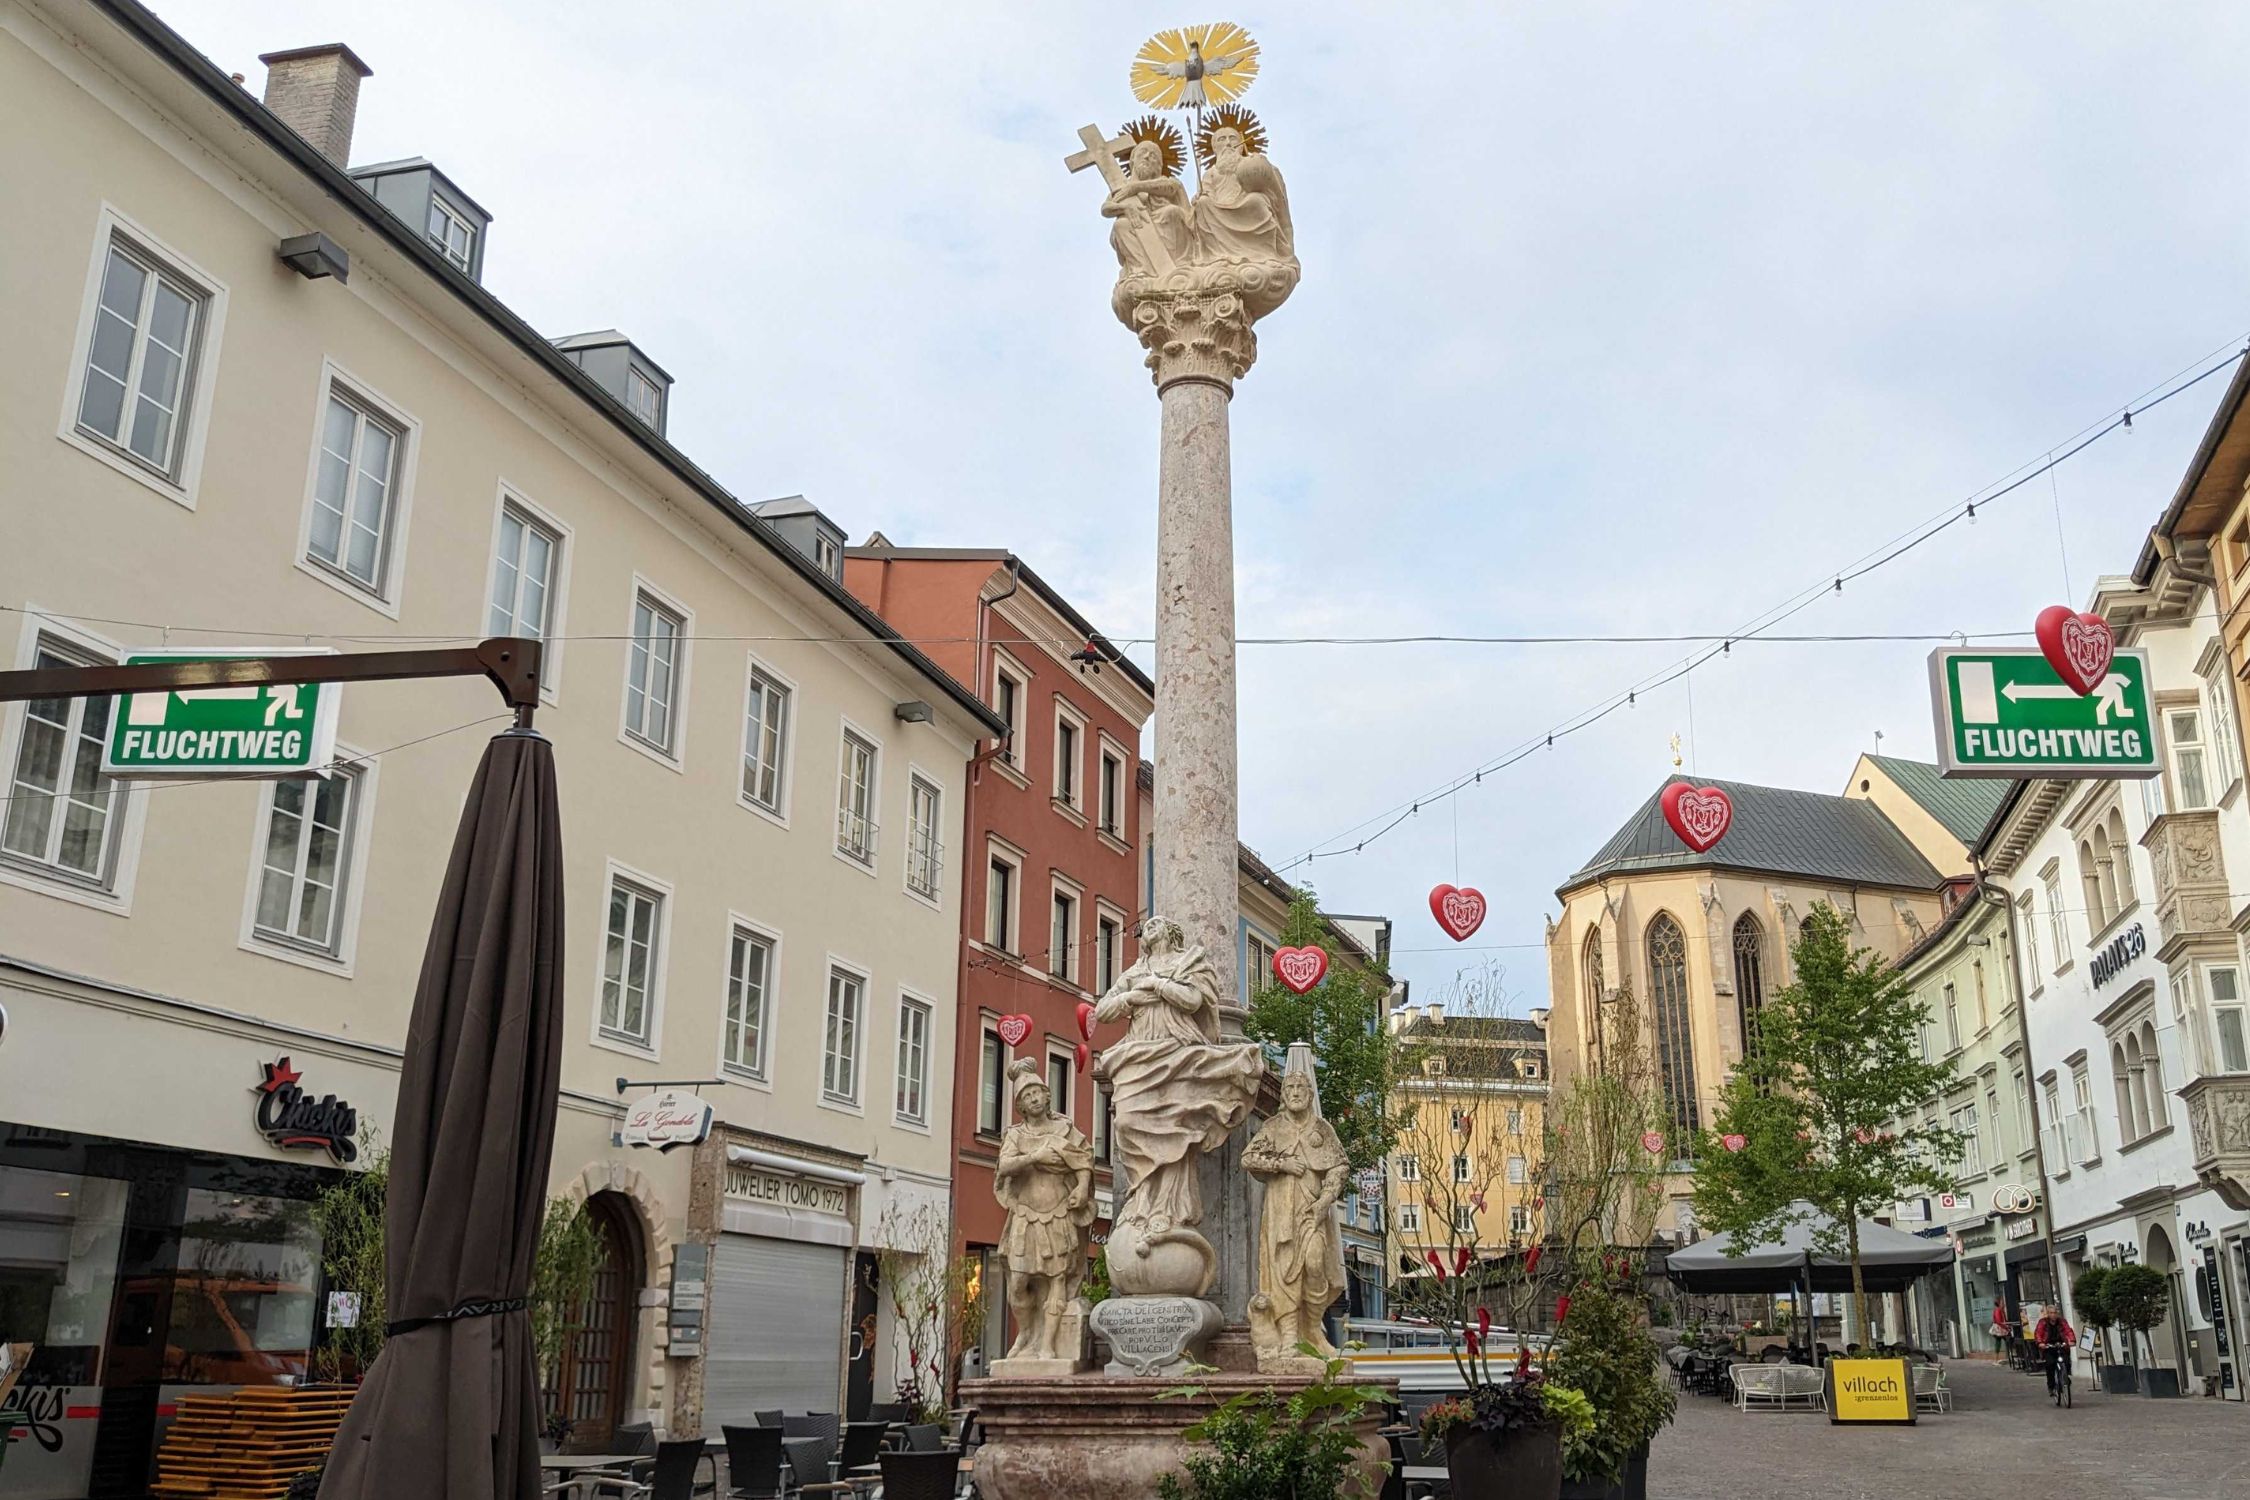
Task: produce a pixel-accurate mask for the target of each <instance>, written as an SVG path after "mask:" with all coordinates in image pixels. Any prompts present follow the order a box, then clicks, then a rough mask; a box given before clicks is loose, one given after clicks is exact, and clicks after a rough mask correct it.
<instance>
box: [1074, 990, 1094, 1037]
mask: <svg viewBox="0 0 2250 1500" xmlns="http://www.w3.org/2000/svg"><path fill="white" fill-rule="evenodd" d="M1078 1034H1079V1035H1080V1036H1082V1037H1084V1038H1085V1039H1086V1040H1087V1041H1089V1042H1090V1041H1092V1040H1093V1039H1094V1007H1093V1003H1092V1002H1091V1001H1086V1000H1081V1001H1079V1002H1078Z"/></svg>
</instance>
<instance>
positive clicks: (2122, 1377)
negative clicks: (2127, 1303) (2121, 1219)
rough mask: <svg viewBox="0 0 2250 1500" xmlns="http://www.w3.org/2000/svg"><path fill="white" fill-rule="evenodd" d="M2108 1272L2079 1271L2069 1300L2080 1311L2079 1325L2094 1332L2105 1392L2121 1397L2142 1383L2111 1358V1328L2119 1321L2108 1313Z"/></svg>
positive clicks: (2128, 1367)
mask: <svg viewBox="0 0 2250 1500" xmlns="http://www.w3.org/2000/svg"><path fill="white" fill-rule="evenodd" d="M2109 1269H2110V1268H2109V1267H2108V1266H2098V1265H2097V1266H2088V1267H2087V1268H2086V1269H2085V1270H2083V1271H2080V1272H2079V1273H2078V1279H2077V1280H2075V1281H2073V1282H2071V1284H2070V1300H2071V1305H2072V1306H2073V1307H2074V1308H2075V1309H2076V1310H2077V1313H2078V1321H2079V1322H2080V1323H2082V1324H2084V1325H2085V1326H2086V1327H2088V1328H2090V1329H2092V1330H2093V1331H2094V1341H2095V1346H2096V1349H2097V1351H2098V1352H2097V1353H2096V1355H2095V1363H2096V1365H2097V1367H2098V1368H2099V1369H2100V1370H2101V1383H2102V1389H2103V1390H2105V1391H2107V1392H2108V1393H2109V1394H2111V1395H2113V1396H2122V1395H2126V1394H2128V1393H2130V1392H2132V1391H2134V1390H2137V1389H2139V1388H2140V1380H2139V1376H2138V1374H2137V1372H2136V1371H2135V1370H2134V1369H2133V1367H2132V1366H2131V1365H2124V1364H2119V1363H2117V1362H2116V1361H2115V1360H2113V1359H2112V1358H2110V1352H2109V1325H2110V1324H2111V1323H2114V1322H2115V1321H2117V1319H2116V1317H2115V1315H2114V1314H2112V1313H2111V1312H2110V1310H2109Z"/></svg>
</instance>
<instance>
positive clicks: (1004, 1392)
mask: <svg viewBox="0 0 2250 1500" xmlns="http://www.w3.org/2000/svg"><path fill="white" fill-rule="evenodd" d="M1110 1305H1111V1304H1110V1303H1108V1302H1104V1303H1102V1304H1100V1306H1098V1307H1096V1308H1095V1309H1094V1313H1095V1317H1096V1319H1097V1320H1099V1318H1100V1315H1101V1310H1102V1308H1104V1307H1108V1306H1110ZM1300 1383H1301V1382H1297V1381H1293V1380H1289V1379H1287V1378H1280V1379H1277V1378H1275V1377H1273V1376H1270V1375H1213V1376H1210V1377H1209V1378H1208V1379H1206V1380H1202V1381H1198V1382H1195V1384H1196V1386H1197V1387H1198V1394H1195V1395H1190V1396H1178V1395H1175V1396H1172V1397H1170V1398H1169V1399H1166V1398H1165V1395H1164V1393H1165V1392H1167V1391H1177V1390H1178V1389H1179V1387H1180V1384H1181V1383H1180V1382H1179V1381H1178V1380H1174V1379H1161V1380H1119V1379H1116V1378H1114V1377H1110V1376H1105V1375H1080V1376H1077V1377H1075V1378H1073V1379H1069V1380H972V1381H968V1382H965V1383H964V1384H963V1385H962V1387H961V1398H960V1399H961V1404H962V1405H964V1406H973V1407H975V1408H976V1411H977V1424H978V1425H979V1426H980V1427H982V1428H983V1429H984V1433H985V1443H984V1446H983V1447H982V1448H979V1449H978V1450H977V1493H978V1494H979V1495H980V1496H983V1497H984V1500H1056V1497H1064V1500H1148V1497H1149V1496H1152V1495H1154V1494H1155V1493H1156V1487H1157V1483H1158V1481H1159V1480H1160V1479H1162V1478H1163V1476H1165V1475H1166V1474H1178V1473H1180V1472H1181V1466H1182V1462H1183V1460H1184V1459H1185V1458H1186V1456H1187V1453H1188V1444H1187V1441H1186V1439H1185V1438H1183V1437H1182V1436H1181V1434H1182V1433H1183V1432H1184V1431H1185V1430H1186V1429H1187V1428H1188V1427H1190V1426H1192V1425H1194V1424H1195V1423H1197V1422H1199V1421H1201V1420H1202V1419H1203V1418H1205V1417H1207V1416H1209V1415H1210V1414H1211V1412H1212V1410H1213V1409H1214V1408H1216V1407H1217V1406H1218V1405H1219V1404H1220V1403H1221V1402H1223V1401H1227V1400H1229V1399H1231V1398H1233V1397H1235V1396H1239V1395H1241V1394H1243V1393H1244V1392H1246V1391H1269V1390H1270V1391H1272V1392H1274V1393H1275V1394H1276V1395H1278V1396H1281V1397H1283V1398H1284V1399H1286V1398H1287V1397H1288V1396H1289V1395H1290V1394H1291V1393H1292V1392H1293V1391H1294V1390H1295V1389H1296V1388H1297V1386H1298V1385H1299V1384H1300ZM1394 1394H1395V1393H1394ZM1381 1425H1382V1413H1381V1412H1380V1411H1379V1410H1378V1411H1372V1412H1369V1413H1368V1414H1367V1416H1366V1417H1365V1418H1364V1419H1363V1420H1362V1422H1361V1424H1360V1428H1359V1437H1360V1445H1361V1447H1360V1461H1359V1464H1358V1466H1357V1472H1358V1477H1359V1479H1360V1480H1361V1481H1362V1482H1363V1483H1364V1485H1365V1489H1364V1491H1362V1490H1360V1489H1356V1488H1352V1487H1349V1486H1347V1488H1346V1490H1345V1493H1346V1494H1358V1493H1365V1494H1370V1495H1372V1494H1374V1493H1375V1492H1376V1490H1377V1488H1378V1487H1379V1486H1380V1485H1381V1484H1382V1481H1383V1477H1384V1475H1385V1473H1386V1472H1387V1471H1388V1470H1389V1468H1390V1449H1389V1446H1388V1445H1387V1444H1386V1443H1385V1442H1384V1441H1383V1440H1382V1439H1381V1438H1380V1437H1378V1436H1377V1435H1376V1432H1377V1429H1378V1428H1380V1427H1381Z"/></svg>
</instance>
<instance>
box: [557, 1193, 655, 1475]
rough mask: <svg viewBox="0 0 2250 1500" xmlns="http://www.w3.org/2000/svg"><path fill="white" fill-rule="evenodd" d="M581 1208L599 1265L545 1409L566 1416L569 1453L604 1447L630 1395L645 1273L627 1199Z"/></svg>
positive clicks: (618, 1196)
mask: <svg viewBox="0 0 2250 1500" xmlns="http://www.w3.org/2000/svg"><path fill="white" fill-rule="evenodd" d="M586 1213H587V1217H588V1218H589V1219H590V1220H591V1221H592V1223H593V1226H594V1232H595V1233H596V1234H598V1235H599V1236H600V1237H601V1241H602V1250H603V1254H602V1268H601V1270H599V1271H597V1272H596V1273H595V1274H594V1283H593V1286H592V1287H591V1288H590V1289H589V1290H588V1291H587V1293H586V1300H585V1302H584V1303H583V1304H581V1305H580V1307H579V1308H578V1310H577V1313H576V1315H575V1316H574V1317H572V1319H571V1320H570V1321H571V1324H572V1326H573V1328H574V1329H575V1332H573V1333H572V1334H570V1336H569V1337H568V1338H567V1339H566V1341H565V1342H564V1344H563V1352H562V1358H561V1360H559V1361H558V1362H557V1365H556V1369H555V1381H554V1385H553V1386H552V1388H550V1389H549V1390H548V1392H547V1393H546V1394H547V1409H548V1411H549V1412H551V1413H552V1412H560V1413H561V1414H562V1416H563V1417H565V1418H566V1419H567V1420H568V1421H569V1422H570V1432H569V1436H568V1437H567V1438H566V1439H565V1441H564V1445H563V1446H564V1448H565V1449H566V1450H567V1451H569V1452H573V1453H605V1452H608V1451H610V1449H611V1446H612V1445H611V1442H610V1439H611V1436H612V1434H613V1433H614V1432H615V1431H616V1428H617V1424H618V1423H619V1422H621V1421H623V1420H624V1418H625V1403H626V1402H627V1401H628V1400H630V1399H631V1397H632V1394H633V1361H634V1354H635V1351H634V1347H633V1333H634V1324H635V1321H636V1317H635V1304H636V1303H637V1302H638V1301H639V1295H638V1294H639V1292H640V1289H641V1283H642V1282H643V1281H645V1280H646V1279H647V1278H646V1276H645V1275H644V1273H643V1267H644V1265H645V1260H644V1257H643V1256H642V1253H641V1233H640V1228H639V1225H638V1224H636V1223H635V1221H634V1216H633V1203H632V1200H631V1199H629V1198H627V1197H626V1196H625V1195H624V1194H622V1193H596V1194H594V1195H593V1196H592V1197H590V1198H588V1199H587V1200H586Z"/></svg>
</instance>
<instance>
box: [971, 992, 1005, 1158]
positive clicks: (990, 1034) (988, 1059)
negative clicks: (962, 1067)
mask: <svg viewBox="0 0 2250 1500" xmlns="http://www.w3.org/2000/svg"><path fill="white" fill-rule="evenodd" d="M995 1055H997V1057H998V1061H999V1066H998V1067H997V1068H995V1067H993V1065H992V1064H993V1061H994V1058H995ZM988 1077H989V1078H990V1079H991V1082H992V1089H991V1097H992V1101H993V1103H992V1124H991V1125H990V1126H989V1127H987V1126H986V1125H985V1123H984V1122H985V1112H984V1101H985V1080H986V1079H987V1078H988ZM976 1110H977V1112H976V1118H975V1120H974V1121H973V1123H972V1126H971V1129H970V1132H969V1133H970V1134H971V1135H979V1136H984V1137H986V1138H987V1139H990V1140H995V1141H997V1140H998V1139H1000V1137H1001V1136H1003V1135H1005V1134H1006V1133H1007V1130H1008V1044H1007V1042H1006V1041H1005V1040H1003V1039H1002V1038H1001V1035H1000V1018H999V1017H998V1016H995V1015H994V1014H993V1013H992V1012H991V1011H983V1012H981V1013H980V1014H979V1015H978V1018H977V1100H976Z"/></svg>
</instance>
